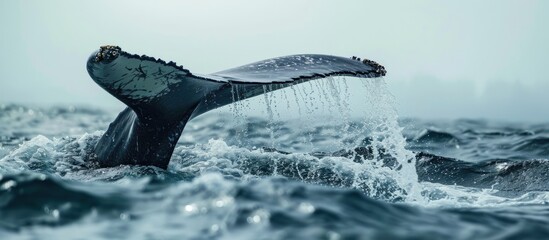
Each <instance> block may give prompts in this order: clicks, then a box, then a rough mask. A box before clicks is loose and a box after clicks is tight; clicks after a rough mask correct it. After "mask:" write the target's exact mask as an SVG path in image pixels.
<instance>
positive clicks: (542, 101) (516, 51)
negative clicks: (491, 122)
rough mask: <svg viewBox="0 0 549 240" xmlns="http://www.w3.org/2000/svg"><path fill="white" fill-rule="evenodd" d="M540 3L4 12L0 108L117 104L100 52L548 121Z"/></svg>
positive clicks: (408, 107) (439, 111) (250, 2)
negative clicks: (288, 60) (281, 64)
mask: <svg viewBox="0 0 549 240" xmlns="http://www.w3.org/2000/svg"><path fill="white" fill-rule="evenodd" d="M548 12H549V2H548V1H528V0H524V1H364V0H359V1H320V0H314V1H313V0H311V1H297V0H293V1H289V0H288V1H281V0H278V1H268V2H267V1H257V0H238V1H222V0H219V1H204V0H201V1H198V0H197V1H147V2H145V1H1V2H0V24H1V28H0V29H1V31H2V33H1V37H0V51H1V53H2V54H1V55H0V72H1V75H0V103H30V104H42V105H49V104H74V105H79V104H87V105H90V106H98V107H102V108H115V107H116V108H121V107H122V106H123V105H122V104H121V103H119V102H118V101H117V100H116V99H115V98H113V97H111V96H110V95H108V93H106V92H105V91H103V90H102V89H101V88H100V87H99V86H97V85H96V84H95V83H94V82H93V81H92V80H91V79H90V78H89V76H88V74H87V72H86V69H85V62H86V59H87V57H88V56H89V54H90V53H91V52H93V51H94V50H95V49H97V48H98V47H99V46H101V45H105V44H114V45H119V46H121V47H122V49H123V50H126V51H128V52H131V53H138V54H148V55H151V56H155V57H160V58H162V59H164V60H173V61H176V62H177V63H178V64H181V65H183V66H184V67H186V68H188V69H190V70H191V71H193V72H197V73H211V72H215V71H219V70H223V69H225V68H229V67H234V66H238V65H241V64H246V63H250V62H254V61H257V60H261V59H265V58H270V57H276V56H282V55H290V54H297V53H322V54H332V55H339V56H353V55H356V56H361V57H366V58H369V59H372V60H375V61H378V62H379V63H381V64H383V65H384V66H385V67H386V68H387V70H388V75H387V77H386V78H385V79H386V80H387V82H388V83H389V87H390V90H391V92H392V93H393V94H394V95H395V97H396V101H397V107H398V109H399V111H400V113H401V115H402V116H413V117H422V118H492V119H500V120H510V121H515V120H528V121H549V106H548V104H549V94H548V92H549V71H548V69H547V68H548V63H549V61H548V59H549V46H548V43H549V27H548V23H549V14H547V13H548Z"/></svg>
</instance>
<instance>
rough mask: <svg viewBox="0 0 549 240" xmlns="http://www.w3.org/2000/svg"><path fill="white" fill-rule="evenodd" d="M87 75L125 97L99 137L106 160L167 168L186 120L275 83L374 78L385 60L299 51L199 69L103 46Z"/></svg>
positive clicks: (102, 161)
mask: <svg viewBox="0 0 549 240" xmlns="http://www.w3.org/2000/svg"><path fill="white" fill-rule="evenodd" d="M87 70H88V73H89V75H90V77H91V78H92V79H93V80H94V81H95V82H96V83H97V84H98V85H99V86H101V87H102V88H103V89H104V90H106V91H107V92H109V93H110V94H111V95H113V96H114V97H116V98H117V99H119V100H120V101H122V102H123V103H124V104H126V105H127V108H126V109H124V110H123V111H122V112H121V113H120V114H119V115H118V117H116V119H115V120H114V121H113V122H112V123H111V124H110V125H109V127H108V129H107V131H106V132H105V133H104V134H103V136H102V137H101V138H100V139H99V141H98V142H97V145H96V146H95V149H94V154H93V157H92V159H94V161H96V162H97V163H98V164H99V166H101V167H112V166H117V165H123V164H127V165H151V166H156V167H160V168H164V169H165V168H167V167H168V164H169V161H170V158H171V155H172V153H173V151H174V148H175V146H176V144H177V141H178V139H179V137H180V136H181V133H182V132H183V129H184V127H185V124H186V123H187V122H188V121H190V120H191V119H193V118H195V117H197V116H199V115H201V114H203V113H205V112H207V111H210V110H213V109H215V108H218V107H221V106H224V105H227V104H230V103H233V102H236V101H240V100H243V99H247V98H250V97H254V96H257V95H260V94H264V93H267V92H270V91H274V90H277V89H281V88H285V87H288V86H292V85H295V84H299V83H303V82H307V81H310V80H314V79H320V78H325V77H330V76H353V77H361V78H373V77H382V76H385V74H386V71H385V68H384V67H383V66H382V65H380V64H378V63H376V62H374V61H371V60H366V59H364V60H360V58H357V57H352V58H344V57H337V56H329V55H318V54H302V55H292V56H285V57H278V58H272V59H267V60H263V61H259V62H255V63H251V64H248V65H244V66H240V67H235V68H231V69H228V70H223V71H220V72H215V73H212V74H207V75H203V74H196V73H192V72H191V71H189V70H187V69H185V68H183V66H180V65H177V64H176V63H174V62H171V61H170V62H165V61H163V60H161V59H157V58H153V57H149V56H146V55H141V56H140V55H135V54H131V53H127V52H125V51H122V49H121V48H120V47H118V46H102V47H100V49H99V50H97V51H95V52H93V53H92V54H91V56H90V57H89V58H88V61H87Z"/></svg>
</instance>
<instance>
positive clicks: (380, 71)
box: [351, 56, 387, 76]
mask: <svg viewBox="0 0 549 240" xmlns="http://www.w3.org/2000/svg"><path fill="white" fill-rule="evenodd" d="M351 59H353V60H357V61H359V62H362V63H364V64H366V65H370V66H372V67H373V68H374V72H376V73H378V74H380V75H382V76H385V74H387V70H385V67H384V66H383V65H381V64H379V63H377V62H375V61H372V60H369V59H366V58H364V59H363V60H361V59H360V58H359V57H357V56H352V57H351Z"/></svg>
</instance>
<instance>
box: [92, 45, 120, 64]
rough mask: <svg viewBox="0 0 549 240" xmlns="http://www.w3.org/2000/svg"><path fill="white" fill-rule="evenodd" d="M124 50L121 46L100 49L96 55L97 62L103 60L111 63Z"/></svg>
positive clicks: (107, 46)
mask: <svg viewBox="0 0 549 240" xmlns="http://www.w3.org/2000/svg"><path fill="white" fill-rule="evenodd" d="M120 51H122V48H120V47H119V46H112V45H105V46H101V47H100V48H99V51H98V52H97V53H96V54H95V59H94V60H95V62H101V61H103V60H105V61H110V60H112V59H115V58H116V57H118V55H120Z"/></svg>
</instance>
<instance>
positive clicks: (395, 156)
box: [0, 79, 549, 239]
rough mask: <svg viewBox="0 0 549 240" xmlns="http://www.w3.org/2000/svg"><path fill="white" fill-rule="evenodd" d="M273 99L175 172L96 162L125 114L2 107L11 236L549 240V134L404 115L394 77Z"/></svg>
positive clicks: (195, 123)
mask: <svg viewBox="0 0 549 240" xmlns="http://www.w3.org/2000/svg"><path fill="white" fill-rule="evenodd" d="M356 81H359V82H360V83H359V84H356ZM350 86H351V87H350ZM264 90H265V92H266V94H263V96H259V97H256V98H253V99H250V100H246V101H242V102H239V103H237V104H233V105H231V106H228V108H227V109H225V111H223V110H219V111H218V110H216V111H212V112H210V113H207V114H205V115H203V116H201V117H199V118H196V119H194V120H192V121H191V122H189V124H188V125H187V127H186V129H185V131H184V132H183V135H182V137H181V139H180V141H179V142H178V146H177V147H176V149H175V151H174V155H173V156H172V159H171V162H170V165H169V167H168V169H167V170H163V169H159V168H155V167H144V166H119V167H114V168H99V167H97V166H96V165H95V164H94V163H93V162H91V161H89V156H90V154H91V153H92V152H93V147H94V146H95V143H96V142H97V141H98V139H99V138H100V137H101V135H102V134H103V132H104V131H105V129H106V127H107V126H108V124H109V123H110V122H111V121H112V120H113V119H114V118H115V117H116V113H114V112H111V111H105V110H102V109H97V108H93V107H84V106H76V107H75V106H55V107H51V106H50V107H33V106H26V105H16V104H4V105H0V239H371V238H373V239H547V238H549V205H548V201H549V184H548V182H549V161H548V160H547V158H548V156H549V124H545V123H543V124H533V123H516V122H515V123H510V122H499V121H488V120H464V119H458V120H445V121H441V120H439V121H434V120H428V119H399V117H398V114H397V111H396V110H395V103H394V102H395V99H394V97H392V95H391V94H390V92H389V91H388V90H387V87H386V85H385V82H384V80H383V79H368V80H360V79H325V80H322V81H313V82H310V83H305V84H301V85H295V86H292V87H289V88H287V89H285V90H281V91H279V92H280V93H271V92H269V89H268V88H267V87H266V89H264ZM357 96H358V100H357ZM353 97H354V98H353ZM357 106H358V108H357Z"/></svg>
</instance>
